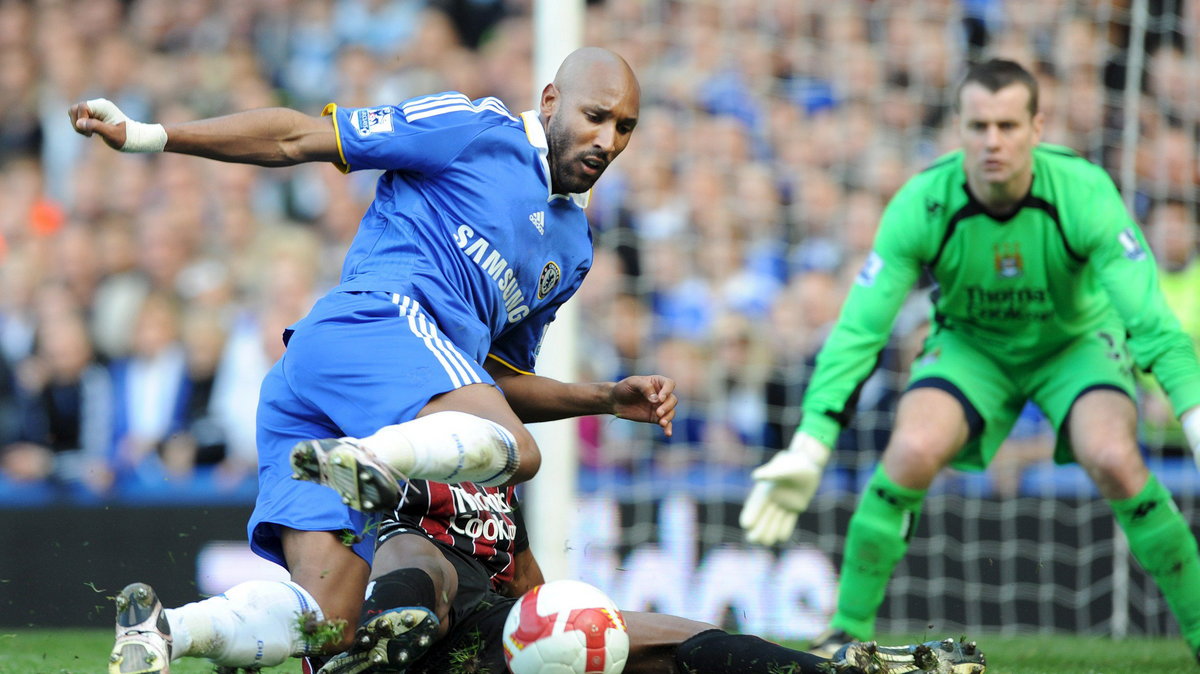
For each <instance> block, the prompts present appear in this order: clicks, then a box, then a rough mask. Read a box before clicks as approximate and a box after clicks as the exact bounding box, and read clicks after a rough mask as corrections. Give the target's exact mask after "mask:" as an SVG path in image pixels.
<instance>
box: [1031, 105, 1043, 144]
mask: <svg viewBox="0 0 1200 674" xmlns="http://www.w3.org/2000/svg"><path fill="white" fill-rule="evenodd" d="M1045 126H1046V113H1044V112H1041V111H1038V113H1037V114H1036V115H1034V116H1033V134H1034V142H1035V143H1036V142H1039V141H1041V140H1042V129H1044V128H1045Z"/></svg>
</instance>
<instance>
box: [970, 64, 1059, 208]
mask: <svg viewBox="0 0 1200 674" xmlns="http://www.w3.org/2000/svg"><path fill="white" fill-rule="evenodd" d="M955 106H956V108H957V110H958V116H959V122H958V124H959V127H958V128H959V134H960V136H961V138H962V143H963V153H964V161H965V167H966V172H967V183H968V184H969V185H970V186H971V191H972V193H974V194H975V196H976V197H978V198H980V199H981V200H983V201H984V203H985V204H986V205H989V206H1000V207H1005V206H1008V205H1011V203H1010V202H1012V203H1015V201H1019V200H1020V199H1021V198H1023V197H1024V196H1025V194H1026V192H1028V190H1029V185H1030V183H1031V181H1032V179H1033V148H1034V147H1035V146H1036V145H1037V144H1038V143H1039V142H1041V138H1042V125H1043V121H1044V120H1043V115H1042V113H1041V112H1039V111H1038V85H1037V80H1036V79H1034V77H1033V75H1032V74H1031V73H1030V72H1029V71H1028V70H1026V69H1025V68H1023V67H1022V66H1021V65H1020V64H1019V63H1016V62H1015V61H1009V60H1006V59H992V60H990V61H985V62H983V63H978V64H975V65H973V66H972V67H971V69H970V70H969V71H968V72H967V75H966V77H964V78H963V81H962V83H961V84H959V86H958V92H957V96H956V99H955ZM1014 200H1015V201H1014Z"/></svg>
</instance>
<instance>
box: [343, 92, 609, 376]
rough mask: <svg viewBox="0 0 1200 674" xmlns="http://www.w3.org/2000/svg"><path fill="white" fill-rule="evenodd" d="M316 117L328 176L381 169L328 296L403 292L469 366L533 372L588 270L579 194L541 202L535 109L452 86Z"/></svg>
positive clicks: (542, 153)
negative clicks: (545, 336)
mask: <svg viewBox="0 0 1200 674" xmlns="http://www.w3.org/2000/svg"><path fill="white" fill-rule="evenodd" d="M324 114H327V115H333V119H334V127H335V131H336V133H337V138H338V150H339V152H340V154H341V160H342V161H341V165H340V166H339V168H341V169H342V170H343V171H353V170H357V169H382V170H383V171H384V173H383V175H382V176H380V178H379V182H378V185H377V186H376V191H375V200H374V201H373V202H372V203H371V206H370V207H369V208H368V209H367V212H366V214H365V215H364V216H363V218H362V222H361V223H360V224H359V228H358V233H357V234H356V235H355V237H354V241H353V242H352V243H351V245H350V250H349V252H348V253H347V254H346V260H345V264H344V265H343V267H342V279H341V284H340V285H339V286H338V288H336V289H335V290H341V291H355V290H358V291H387V292H394V293H400V294H402V295H408V296H410V297H412V298H413V299H415V300H417V301H419V302H421V304H422V306H423V307H424V309H425V310H426V311H427V312H428V313H429V314H431V315H432V316H433V318H434V320H435V321H437V324H438V327H439V328H441V330H442V332H444V333H445V334H446V335H447V336H448V337H449V338H450V339H451V340H453V341H454V343H455V344H456V345H457V346H458V347H459V348H460V349H462V350H464V351H465V352H467V353H468V354H472V355H474V356H475V358H476V359H477V360H478V361H479V362H482V361H483V359H484V358H485V357H487V356H488V355H489V354H491V355H492V356H493V357H495V358H497V359H499V360H501V361H502V362H504V363H505V364H507V365H508V366H509V367H512V368H513V369H516V370H518V371H522V372H531V371H532V370H533V364H534V359H535V358H536V355H537V349H538V346H539V343H540V341H541V336H542V333H543V331H544V329H545V327H546V325H548V324H549V323H550V321H552V320H553V319H554V314H555V311H556V310H557V308H558V306H559V305H561V304H562V303H563V302H565V301H566V300H567V299H568V298H569V297H570V296H571V295H572V294H574V292H575V290H576V289H577V288H578V287H579V284H580V282H582V280H583V277H584V275H585V274H586V273H587V271H588V269H589V268H590V267H591V263H592V240H591V233H590V231H589V229H588V224H587V218H586V216H585V214H584V211H583V209H584V207H586V205H587V195H579V194H571V195H554V194H551V191H550V173H549V164H548V163H547V151H548V149H547V141H546V134H545V131H544V129H543V128H542V124H541V121H540V120H539V119H538V117H537V114H536V113H535V112H533V111H530V112H525V113H522V114H521V115H519V116H515V115H513V114H512V113H510V112H509V111H508V109H507V108H505V107H504V105H503V104H502V103H501V102H500V101H499V100H497V99H495V98H481V99H478V100H474V101H472V100H470V99H468V98H467V97H466V96H464V95H463V94H459V93H455V92H448V93H443V94H437V95H433V96H424V97H420V98H414V99H411V100H408V101H406V102H404V103H401V104H400V105H395V106H383V107H376V108H357V109H351V108H340V107H338V106H336V105H334V104H330V105H328V106H326V108H325V113H324Z"/></svg>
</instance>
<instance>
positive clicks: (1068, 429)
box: [1038, 331, 1200, 653]
mask: <svg viewBox="0 0 1200 674" xmlns="http://www.w3.org/2000/svg"><path fill="white" fill-rule="evenodd" d="M1113 335H1116V337H1114V336H1113ZM1119 337H1120V335H1119V333H1117V332H1115V331H1114V332H1113V333H1110V336H1109V337H1107V338H1102V339H1084V340H1080V342H1079V343H1077V344H1076V345H1073V347H1072V348H1071V349H1068V350H1066V351H1065V352H1064V353H1063V354H1061V355H1060V356H1058V357H1057V358H1056V359H1055V361H1054V368H1053V370H1051V371H1049V372H1048V373H1047V374H1046V375H1045V377H1044V379H1043V380H1042V381H1041V382H1039V383H1040V384H1042V386H1041V388H1040V390H1039V392H1038V396H1039V398H1040V399H1041V400H1040V404H1042V405H1043V409H1045V410H1046V411H1047V416H1049V417H1050V418H1051V420H1052V421H1055V422H1056V425H1057V427H1058V428H1059V440H1060V442H1059V458H1060V459H1067V458H1070V455H1069V454H1067V451H1068V449H1069V451H1070V452H1071V453H1073V456H1074V459H1075V460H1076V461H1078V462H1079V464H1080V465H1081V466H1082V467H1083V468H1084V470H1086V471H1087V473H1088V475H1089V476H1090V477H1091V478H1092V480H1093V481H1094V482H1095V483H1096V486H1097V488H1098V489H1099V491H1100V494H1101V495H1102V496H1103V497H1104V498H1106V499H1107V500H1108V502H1109V504H1110V505H1111V506H1112V509H1113V513H1114V514H1115V516H1116V519H1117V523H1118V524H1119V525H1120V526H1121V528H1122V530H1124V532H1125V535H1126V538H1127V539H1128V540H1129V548H1130V551H1131V552H1132V553H1133V555H1134V557H1135V558H1136V559H1137V560H1138V562H1139V563H1140V564H1141V565H1142V566H1143V567H1144V568H1145V569H1146V571H1147V572H1148V573H1149V574H1150V576H1151V577H1152V578H1154V581H1155V582H1156V583H1157V584H1158V587H1159V589H1160V590H1161V591H1162V593H1163V596H1164V597H1165V598H1166V600H1167V604H1168V605H1169V606H1170V607H1171V610H1172V612H1174V614H1175V617H1176V619H1177V620H1178V621H1179V625H1180V631H1181V632H1182V633H1183V636H1184V639H1185V640H1186V641H1187V644H1188V646H1189V648H1190V649H1191V651H1192V652H1193V653H1200V553H1198V552H1197V544H1196V538H1195V536H1193V534H1192V531H1191V527H1190V526H1189V525H1188V522H1187V520H1186V519H1184V517H1183V515H1182V514H1180V512H1179V510H1178V508H1177V507H1176V505H1175V502H1174V501H1173V499H1172V498H1171V494H1170V492H1168V491H1167V489H1166V488H1165V487H1164V486H1163V485H1162V483H1160V482H1159V481H1158V479H1157V478H1156V477H1155V476H1154V475H1153V474H1152V473H1150V471H1149V470H1148V469H1147V467H1146V464H1145V462H1144V461H1143V459H1142V456H1141V453H1140V451H1139V449H1138V445H1137V435H1136V432H1137V431H1136V426H1137V409H1136V406H1135V405H1134V403H1133V399H1132V396H1133V394H1134V390H1133V382H1132V379H1131V377H1130V375H1129V363H1128V357H1127V355H1126V354H1125V353H1124V350H1123V348H1122V344H1121V343H1120V339H1119ZM1122 356H1123V357H1122ZM1064 416H1065V417H1066V418H1065V419H1063V417H1064ZM1068 445H1069V446H1068Z"/></svg>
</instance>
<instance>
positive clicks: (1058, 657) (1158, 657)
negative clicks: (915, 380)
mask: <svg viewBox="0 0 1200 674" xmlns="http://www.w3.org/2000/svg"><path fill="white" fill-rule="evenodd" d="M915 638H917V639H920V638H922V637H921V636H920V635H917V636H916V637H915ZM913 639H914V637H912V636H911V635H908V636H900V637H889V638H886V639H881V641H882V642H884V643H893V644H894V643H904V642H906V641H912V640H913ZM976 639H977V640H978V642H979V645H980V647H981V648H982V649H983V652H984V653H985V654H987V659H988V669H987V671H988V674H1149V673H1150V672H1153V673H1154V674H1175V673H1178V674H1185V673H1186V674H1195V672H1196V671H1197V669H1198V668H1197V665H1196V661H1195V660H1193V659H1192V657H1191V656H1190V655H1188V653H1187V649H1186V648H1184V646H1183V643H1182V642H1181V641H1179V640H1177V639H1128V640H1125V641H1120V642H1115V641H1112V640H1110V639H1103V638H1098V637H1076V636H1038V637H990V636H979V637H976ZM111 644H112V635H111V632H110V631H108V630H0V674H97V673H98V672H104V671H105V665H106V659H107V657H108V649H109V647H110V646H111ZM263 671H264V672H268V673H272V674H285V673H295V672H299V671H300V664H299V661H297V660H293V661H291V662H289V663H287V664H286V665H284V666H281V667H275V668H272V669H266V670H263ZM171 672H172V674H207V673H210V672H212V667H211V666H209V665H207V663H205V662H203V661H200V660H191V659H184V660H180V661H179V662H176V663H174V664H173V665H172V666H171ZM491 674H504V673H503V672H492V673H491Z"/></svg>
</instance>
